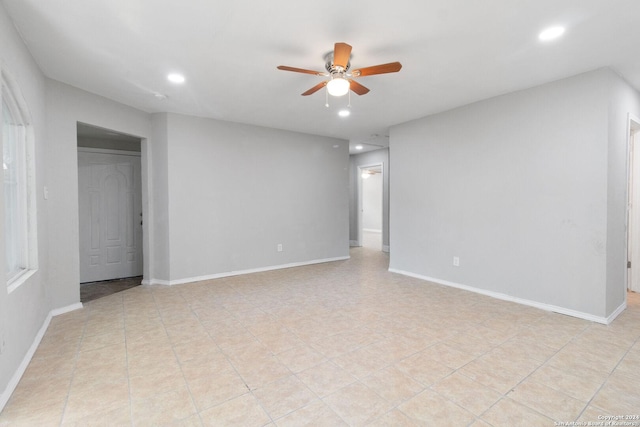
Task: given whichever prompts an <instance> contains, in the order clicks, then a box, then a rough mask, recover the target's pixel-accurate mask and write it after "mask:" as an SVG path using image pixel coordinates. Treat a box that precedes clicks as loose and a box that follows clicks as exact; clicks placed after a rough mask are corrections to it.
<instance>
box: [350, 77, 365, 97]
mask: <svg viewBox="0 0 640 427" xmlns="http://www.w3.org/2000/svg"><path fill="white" fill-rule="evenodd" d="M349 89H351V90H352V91H354V92H355V93H357V94H358V95H364V94H366V93H369V88H366V87H364V86H362V85H361V84H360V83H358V82H357V81H355V80H349Z"/></svg>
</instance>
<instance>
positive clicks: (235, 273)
mask: <svg viewBox="0 0 640 427" xmlns="http://www.w3.org/2000/svg"><path fill="white" fill-rule="evenodd" d="M349 258H350V257H348V256H344V257H336V258H324V259H316V260H311V261H303V262H293V263H290V264H280V265H270V266H268V267H260V268H252V269H247V270H238V271H229V272H225V273H217V274H209V275H206V276H196V277H188V278H184V279H177V280H170V281H167V280H157V279H151V280H149V281H148V284H150V285H165V286H173V285H183V284H185V283H193V282H202V281H204V280H214V279H222V278H223V277H231V276H240V275H243V274H252V273H261V272H263V271H272V270H282V269H285V268H293V267H303V266H305V265H313V264H323V263H325V262H333V261H344V260H346V259H349Z"/></svg>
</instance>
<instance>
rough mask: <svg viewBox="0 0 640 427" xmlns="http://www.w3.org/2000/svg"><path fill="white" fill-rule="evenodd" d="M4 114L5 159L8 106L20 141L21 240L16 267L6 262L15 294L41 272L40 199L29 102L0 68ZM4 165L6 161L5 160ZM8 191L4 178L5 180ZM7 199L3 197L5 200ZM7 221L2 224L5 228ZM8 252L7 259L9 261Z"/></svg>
mask: <svg viewBox="0 0 640 427" xmlns="http://www.w3.org/2000/svg"><path fill="white" fill-rule="evenodd" d="M0 71H1V72H0V114H2V115H3V118H2V122H3V123H2V126H3V132H2V133H1V134H0V141H1V142H2V147H3V160H4V143H5V142H6V141H4V140H3V139H4V137H5V135H4V109H5V106H6V108H7V109H8V113H9V116H10V117H11V119H12V121H13V122H15V123H16V127H17V130H18V132H17V133H18V135H17V137H18V144H17V152H16V160H17V163H16V164H17V168H18V169H19V170H18V173H17V175H16V183H17V208H16V214H17V218H18V220H19V224H18V228H19V231H18V233H17V238H19V239H20V240H21V245H20V248H19V251H20V253H19V254H18V259H19V261H18V265H19V267H18V268H16V269H12V271H7V270H8V268H9V266H8V265H5V280H6V283H7V292H8V293H11V292H13V291H14V290H15V289H17V288H18V287H19V286H20V285H21V284H23V283H25V282H26V281H27V279H28V278H29V277H31V276H32V275H33V274H34V273H35V272H36V271H37V259H38V257H37V230H36V219H37V213H36V199H35V158H34V134H33V128H32V126H31V116H30V114H29V111H28V109H27V108H26V102H25V101H24V97H23V96H22V93H21V92H20V90H19V88H18V86H17V84H16V83H15V80H13V79H12V78H11V76H9V75H8V74H7V72H6V71H5V70H0ZM3 165H4V161H3ZM3 191H4V181H3ZM4 202H5V199H4V196H3V203H4ZM3 209H4V215H7V207H6V206H4V207H3ZM5 225H6V221H3V225H2V227H5ZM7 232H8V231H7V230H3V236H4V240H5V248H4V250H5V252H6V250H7V247H6V241H7V238H6V237H7ZM6 260H7V254H6V253H5V256H4V261H3V262H5V264H6Z"/></svg>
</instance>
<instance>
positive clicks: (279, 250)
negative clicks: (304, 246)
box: [278, 243, 282, 252]
mask: <svg viewBox="0 0 640 427" xmlns="http://www.w3.org/2000/svg"><path fill="white" fill-rule="evenodd" d="M278 252H282V243H278Z"/></svg>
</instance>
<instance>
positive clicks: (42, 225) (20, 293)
mask: <svg viewBox="0 0 640 427" xmlns="http://www.w3.org/2000/svg"><path fill="white" fill-rule="evenodd" d="M0 71H2V72H3V73H7V74H8V75H10V77H11V78H12V80H14V81H15V83H16V84H17V85H18V87H19V90H20V92H21V94H22V97H23V98H24V101H25V102H26V105H27V108H28V111H29V114H30V116H31V126H32V129H33V131H34V134H35V147H34V148H35V157H36V176H35V179H36V193H37V197H36V204H37V207H38V211H37V212H38V213H37V235H38V271H37V272H36V274H35V275H33V276H31V277H30V278H29V279H28V281H27V282H25V283H23V284H22V285H21V286H20V287H18V288H17V289H15V290H14V291H13V292H12V293H10V294H9V293H8V292H7V288H6V282H4V281H2V284H0V347H1V351H0V405H2V402H3V399H5V398H8V396H6V395H5V390H6V387H7V384H8V383H9V381H10V380H11V377H12V376H13V374H14V372H15V371H16V369H17V368H18V366H19V365H20V362H21V361H22V359H23V357H24V355H25V354H26V353H27V351H28V349H29V347H30V346H31V344H32V343H33V339H34V337H35V336H36V334H37V333H38V330H39V329H40V328H41V327H42V324H43V322H44V320H45V319H46V317H47V314H48V313H49V310H50V307H51V299H52V295H51V290H50V283H49V265H50V264H49V260H48V247H49V231H50V230H49V224H48V220H47V210H48V207H47V203H46V202H45V201H43V199H42V189H43V186H44V185H45V183H46V180H47V171H46V168H47V165H48V163H47V155H48V148H47V144H48V141H47V139H48V138H47V137H48V135H47V132H46V129H45V108H44V105H45V101H44V99H45V79H44V76H43V75H42V73H41V72H40V70H39V68H38V66H37V65H36V64H35V62H34V61H33V59H32V58H31V56H30V54H29V52H28V50H27V48H26V47H25V46H24V44H23V43H22V40H21V39H20V36H19V35H18V33H17V32H16V31H15V29H14V26H13V23H12V22H11V21H10V20H9V18H8V16H7V14H6V12H5V10H4V7H3V5H2V3H0ZM0 144H1V138H0ZM0 148H1V147H0ZM0 201H4V186H2V187H0ZM0 203H1V202H0ZM0 224H4V209H0ZM0 242H2V243H0V277H3V278H4V277H6V266H5V253H4V227H0ZM0 409H1V406H0Z"/></svg>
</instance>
